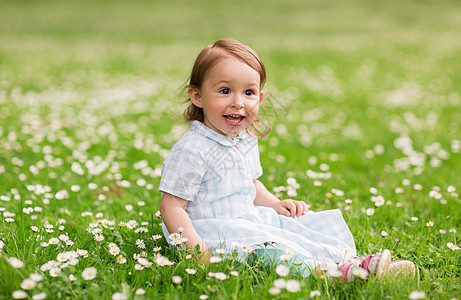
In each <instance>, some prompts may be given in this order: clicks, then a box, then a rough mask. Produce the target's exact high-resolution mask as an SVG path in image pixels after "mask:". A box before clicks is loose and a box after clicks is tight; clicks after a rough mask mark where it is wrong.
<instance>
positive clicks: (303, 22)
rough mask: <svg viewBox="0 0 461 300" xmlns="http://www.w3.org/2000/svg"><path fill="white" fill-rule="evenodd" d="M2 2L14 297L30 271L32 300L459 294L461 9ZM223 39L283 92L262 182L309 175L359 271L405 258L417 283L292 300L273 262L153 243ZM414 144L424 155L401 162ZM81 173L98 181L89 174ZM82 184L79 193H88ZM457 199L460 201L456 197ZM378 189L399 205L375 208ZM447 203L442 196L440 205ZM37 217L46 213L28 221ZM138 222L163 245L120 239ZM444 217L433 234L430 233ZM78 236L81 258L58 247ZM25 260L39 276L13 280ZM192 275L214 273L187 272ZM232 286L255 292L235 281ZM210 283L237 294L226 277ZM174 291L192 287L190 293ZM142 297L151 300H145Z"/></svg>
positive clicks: (346, 287)
mask: <svg viewBox="0 0 461 300" xmlns="http://www.w3.org/2000/svg"><path fill="white" fill-rule="evenodd" d="M0 6H1V9H0V19H1V20H2V21H1V24H0V195H1V196H3V197H2V200H0V208H1V209H2V210H3V211H2V212H1V213H2V214H1V217H0V240H2V241H3V242H4V244H5V246H4V248H3V249H2V250H1V252H0V254H1V257H0V274H1V276H0V298H2V299H3V298H5V299H9V298H11V297H12V295H13V291H15V290H20V289H21V287H20V284H21V282H23V280H24V279H25V278H28V277H29V276H30V274H31V273H40V274H43V276H44V280H43V281H41V282H39V283H38V284H37V286H36V287H35V288H34V289H33V290H31V291H28V292H27V293H28V295H29V297H32V295H34V294H37V293H39V292H44V293H46V294H47V295H48V298H52V299H54V298H76V299H82V298H92V299H94V298H104V299H106V298H111V297H112V295H113V294H114V293H116V292H119V293H124V294H125V295H126V296H128V297H129V298H136V299H143V298H149V299H151V298H164V299H179V298H186V297H191V298H195V299H196V298H198V297H199V295H202V294H206V295H209V296H210V298H211V299H229V298H231V299H247V298H255V299H264V298H273V297H274V298H277V297H278V298H280V299H308V298H310V296H309V294H310V292H311V291H315V290H318V291H320V294H321V296H320V298H332V299H349V298H352V299H408V297H409V295H410V293H411V292H412V291H415V290H418V291H424V292H425V294H426V296H427V297H428V298H433V299H450V298H453V297H457V298H459V297H460V292H459V290H461V280H460V278H461V271H460V268H461V258H460V251H459V250H457V251H452V250H450V249H449V248H448V247H447V243H453V244H455V245H457V246H460V242H459V231H460V230H461V228H460V227H459V224H460V223H461V218H460V216H459V211H460V208H461V200H460V198H459V196H458V195H457V194H455V193H459V191H460V190H461V176H460V173H459V169H460V166H461V154H460V149H459V146H457V145H459V144H458V143H460V142H459V140H461V128H460V127H461V123H460V121H459V120H461V99H460V93H461V88H460V87H461V84H460V83H461V62H460V60H459V53H460V51H461V37H460V35H459V32H460V31H461V19H460V18H459V15H460V13H461V7H460V6H459V5H458V3H457V2H456V1H448V0H446V1H445V0H442V1H361V0H356V1H352V0H347V1H295V0H289V1H283V2H281V1H240V0H237V1H230V2H224V1H222V2H213V1H177V0H174V1H164V2H161V1H133V2H128V1H73V2H71V1H1V4H0ZM225 37H231V38H235V39H238V40H240V41H242V42H244V43H247V44H248V45H250V46H251V47H253V48H254V49H255V50H256V51H257V52H258V53H259V54H260V55H261V57H262V59H263V61H264V62H265V64H266V67H267V71H268V81H267V85H266V88H265V91H266V94H267V93H270V94H271V97H270V98H268V99H266V100H265V103H264V107H265V110H264V111H265V117H266V118H267V119H269V120H270V122H271V124H272V131H271V132H270V134H269V136H268V137H266V138H264V139H263V140H261V141H260V147H261V162H262V165H263V168H264V175H263V176H262V178H261V181H263V182H264V183H265V184H266V186H267V187H268V188H269V189H272V188H274V187H278V186H284V185H287V178H289V177H295V178H296V180H297V182H298V183H300V185H301V186H300V188H299V189H298V191H297V193H298V196H297V197H296V198H297V199H300V200H305V201H306V202H308V203H309V204H310V205H311V208H312V209H313V210H325V209H332V208H338V207H339V208H340V209H341V210H342V211H343V215H344V217H345V219H346V222H347V224H348V225H349V227H350V229H351V231H352V233H353V235H354V238H355V241H356V246H357V249H358V250H359V254H360V255H368V254H371V253H374V252H376V251H379V250H380V249H384V248H388V249H390V250H391V251H392V252H393V254H394V257H395V258H397V259H410V260H412V261H413V262H415V264H416V265H417V276H416V278H414V279H407V280H392V279H388V280H386V281H384V282H383V283H379V284H378V283H377V282H376V281H375V280H369V281H367V282H361V281H359V280H355V281H353V282H351V283H339V282H336V283H334V282H332V280H330V279H329V278H326V279H319V278H318V277H316V276H311V277H309V278H305V279H302V278H300V277H298V276H296V275H294V274H290V275H289V276H288V277H292V278H293V279H296V280H298V281H299V282H301V291H299V292H297V293H290V292H289V291H287V290H284V291H282V293H281V294H280V295H278V296H274V295H271V294H269V288H271V287H272V286H273V282H274V280H275V279H276V278H279V276H278V275H277V274H276V273H275V272H274V271H273V270H266V269H265V268H264V267H263V265H262V264H261V262H258V263H255V264H251V265H248V264H246V263H242V262H238V261H237V260H235V259H234V258H233V257H232V256H231V255H227V256H226V257H227V259H225V260H224V261H223V262H222V263H218V264H213V265H210V266H201V265H198V264H197V263H196V262H195V261H194V260H192V259H186V255H187V253H178V252H175V251H172V250H170V249H168V246H167V245H166V242H165V240H164V239H163V238H162V239H160V240H157V241H152V240H151V239H149V238H150V236H152V235H153V234H162V232H161V228H160V226H159V223H160V221H161V219H160V218H158V217H156V216H153V220H151V214H154V213H155V212H156V211H157V210H158V209H159V203H160V193H159V192H157V187H158V184H159V180H160V177H159V170H160V168H161V164H162V162H163V160H164V158H165V156H166V154H167V153H168V151H169V149H170V148H171V146H172V145H173V144H174V143H175V141H176V140H178V139H179V138H180V136H181V134H182V133H183V132H184V131H185V128H184V127H181V126H180V122H177V120H175V119H174V118H173V117H172V115H171V113H172V112H181V110H182V108H183V107H182V106H181V104H180V101H181V100H182V99H183V98H184V95H180V94H179V92H180V89H181V86H182V85H183V83H184V82H185V81H186V79H187V78H188V76H189V72H190V69H191V66H192V64H193V61H194V59H195V57H196V55H197V54H198V52H199V51H200V50H201V49H202V48H203V47H204V46H205V45H206V44H209V43H212V42H214V41H215V40H217V39H219V38H225ZM399 137H408V138H409V141H411V143H406V144H405V145H406V146H405V145H404V147H400V146H399V145H398V142H396V141H398V138H399ZM400 141H402V140H400ZM457 141H458V142H457ZM377 145H382V146H383V148H384V153H381V152H380V151H379V148H380V146H378V147H376V146H377ZM405 147H406V148H405ZM374 149H377V150H378V151H375V150H374ZM410 157H411V162H412V164H409V160H410ZM416 157H420V159H419V161H416V159H415V158H416ZM140 161H144V163H142V164H138V163H139V162H140ZM431 161H432V163H431ZM77 163H78V164H80V166H81V167H82V169H83V174H82V175H79V174H78V172H75V171H76V168H75V166H76V165H77ZM72 164H74V169H72ZM321 164H327V165H328V166H329V171H330V172H331V174H332V176H331V178H330V179H325V180H318V181H320V182H321V183H322V185H321V186H317V184H314V182H315V181H316V179H312V178H309V177H308V176H307V174H306V171H307V170H313V171H315V172H321ZM97 165H99V168H95V166H97ZM140 179H144V180H145V182H146V184H143V182H140V181H139V180H140ZM123 180H125V181H123ZM404 180H406V181H404ZM90 183H95V184H96V185H97V187H96V189H90V188H89V186H88V185H89V184H90ZM127 183H129V185H128V184H127ZM404 183H406V184H404ZM415 184H419V185H421V190H419V189H415V188H414V185H415ZM72 185H79V186H80V187H81V189H80V191H78V192H73V191H72V190H71V186H72ZM149 185H151V186H149ZM449 186H453V187H455V188H457V190H456V192H455V193H450V192H448V190H447V189H448V187H449ZM32 187H35V190H34V189H33V188H32ZM45 187H48V188H47V189H48V190H46V191H40V189H45ZM371 187H374V188H376V189H377V191H378V193H377V194H378V195H382V196H383V197H384V198H385V199H386V201H387V203H386V204H385V205H383V206H380V207H375V206H374V203H373V202H372V201H371V200H370V198H371V196H373V194H372V193H371V192H370V188H371ZM437 187H439V188H440V194H441V195H442V198H441V199H435V198H433V197H430V195H429V193H430V192H431V191H432V190H434V189H437ZM396 188H401V189H402V190H401V193H397V192H396ZM332 189H339V190H341V191H344V195H343V196H337V195H335V194H334V192H332ZM59 191H67V193H68V198H65V199H62V200H58V199H57V197H56V193H58V192H59ZM100 195H105V197H103V198H104V199H103V200H99V199H100V198H101V196H100ZM281 196H282V197H286V195H281ZM58 197H59V195H58ZM7 199H9V200H7ZM47 199H48V200H47ZM346 199H351V200H352V203H351V204H349V205H348V204H347V203H346V202H345V200H346ZM442 200H443V201H442ZM140 202H141V203H140ZM139 204H141V205H139ZM143 204H144V205H143ZM127 205H131V206H132V207H133V208H132V210H128V209H127V208H126V206H127ZM27 207H32V208H35V207H39V208H41V209H37V210H38V211H34V212H31V213H25V212H23V209H24V208H27ZM368 208H375V213H374V214H373V215H372V216H368V215H367V214H366V213H365V210H366V209H368ZM5 212H11V213H14V214H15V216H13V217H12V218H13V219H14V222H7V221H6V220H7V218H8V214H5ZM83 212H91V213H92V215H91V216H82V213H83ZM97 213H102V214H103V215H102V217H100V216H97ZM412 217H418V221H411V218H412ZM60 219H63V220H64V221H65V223H64V224H62V226H64V228H63V230H60V229H58V227H59V225H58V221H59V220H60ZM103 219H107V220H110V221H114V222H115V225H114V226H112V225H109V226H107V227H104V226H103V225H102V224H100V225H99V227H100V228H101V229H102V231H103V235H104V236H105V239H104V241H101V242H97V241H95V240H94V238H93V234H92V233H91V232H88V229H89V225H90V223H94V222H96V221H97V220H103ZM129 220H136V221H137V223H138V227H140V226H141V223H142V222H147V224H148V225H145V226H143V227H146V228H148V230H149V232H147V233H134V232H133V230H129V229H127V228H121V227H120V226H119V225H118V224H119V222H121V221H124V222H127V221H129ZM429 221H433V222H434V226H433V227H429V226H426V223H427V222H429ZM46 224H51V225H54V226H55V227H54V232H52V233H48V232H46V231H45V227H44V226H45V225H46ZM31 226H37V228H38V230H39V231H38V232H34V231H32V230H31ZM109 227H113V229H111V228H109ZM450 229H455V230H456V231H457V232H450V231H449V230H450ZM441 230H445V231H446V233H441V232H440V231H441ZM381 231H386V232H387V233H388V235H387V236H385V237H383V236H381ZM452 231H453V230H452ZM442 232H443V231H442ZM60 234H66V235H68V237H69V238H70V240H72V241H73V242H74V244H73V245H72V246H67V245H65V244H64V243H63V242H60V243H59V244H58V245H50V246H48V247H42V246H41V245H40V243H41V242H43V241H48V240H49V239H50V238H52V237H58V236H59V235H60ZM136 239H143V240H144V242H145V243H146V249H145V250H144V251H145V252H146V255H147V256H146V258H147V259H148V260H149V261H150V262H154V260H155V253H154V252H153V251H152V249H153V247H155V246H161V247H162V250H161V251H160V253H161V254H162V255H164V256H166V257H168V258H169V259H170V260H172V261H173V262H174V264H173V265H172V266H163V267H161V266H158V265H157V264H156V263H155V262H154V263H153V265H152V266H151V267H149V268H146V269H144V270H141V271H138V270H135V267H134V266H135V264H136V261H135V260H134V258H133V255H134V254H135V253H138V254H139V253H141V251H143V250H141V249H139V248H137V246H136V245H135V241H136ZM396 239H398V241H396ZM109 242H113V243H116V244H117V245H118V246H119V247H120V249H121V254H123V256H124V257H125V258H126V259H127V262H126V263H125V264H119V263H117V261H116V259H115V256H112V255H110V254H109V252H108V243H109ZM76 249H84V250H87V251H88V257H86V258H85V257H79V262H78V263H77V264H76V265H75V266H72V265H70V266H68V267H66V268H63V269H62V271H61V273H60V274H59V276H58V277H56V278H54V277H50V274H49V272H42V271H41V270H40V267H41V266H42V265H43V264H45V263H46V262H48V261H50V260H56V259H57V257H56V256H57V254H58V253H60V252H64V251H69V250H76ZM10 257H17V258H19V259H20V260H22V261H23V262H24V267H22V268H19V269H14V268H13V267H12V266H11V265H10V263H9V258H10ZM89 266H93V267H95V268H96V269H97V272H98V273H97V276H96V278H95V279H93V280H91V281H87V280H84V279H83V278H82V271H83V270H84V269H85V268H87V267H89ZM186 268H193V269H196V270H197V273H196V274H195V275H189V274H187V273H186V271H185V269H186ZM233 270H235V271H238V272H239V276H237V277H236V276H232V275H230V272H231V271H233ZM209 272H223V273H225V274H226V275H228V278H227V279H226V280H223V281H220V280H218V279H216V278H213V277H210V276H209ZM70 274H73V275H74V276H75V278H76V280H75V281H70V280H69V275H70ZM173 275H179V276H181V277H182V278H183V281H182V283H181V284H178V285H176V284H173V283H172V276H173ZM138 288H143V289H144V290H145V291H146V294H145V295H135V291H136V290H137V289H138Z"/></svg>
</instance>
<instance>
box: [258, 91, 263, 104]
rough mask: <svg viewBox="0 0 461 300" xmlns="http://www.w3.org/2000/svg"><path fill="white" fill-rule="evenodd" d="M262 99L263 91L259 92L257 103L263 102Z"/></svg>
mask: <svg viewBox="0 0 461 300" xmlns="http://www.w3.org/2000/svg"><path fill="white" fill-rule="evenodd" d="M263 98H264V91H263V90H261V92H259V102H260V103H261V101H263Z"/></svg>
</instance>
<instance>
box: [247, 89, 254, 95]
mask: <svg viewBox="0 0 461 300" xmlns="http://www.w3.org/2000/svg"><path fill="white" fill-rule="evenodd" d="M245 95H246V96H253V95H255V92H254V91H253V90H246V91H245Z"/></svg>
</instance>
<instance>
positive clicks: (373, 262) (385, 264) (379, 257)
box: [339, 249, 391, 282]
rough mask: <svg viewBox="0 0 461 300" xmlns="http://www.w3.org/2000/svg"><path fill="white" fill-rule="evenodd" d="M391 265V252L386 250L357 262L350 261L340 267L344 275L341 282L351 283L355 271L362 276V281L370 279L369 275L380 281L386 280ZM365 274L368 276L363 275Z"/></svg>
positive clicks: (358, 259) (361, 258)
mask: <svg viewBox="0 0 461 300" xmlns="http://www.w3.org/2000/svg"><path fill="white" fill-rule="evenodd" d="M390 263H391V252H390V251H389V250H387V249H386V250H384V251H383V252H382V253H377V254H376V255H370V256H367V257H359V258H357V259H356V260H352V261H349V262H347V263H344V264H342V265H340V266H339V270H340V271H341V272H342V273H343V276H342V277H341V281H343V282H345V281H351V280H352V278H353V277H352V273H353V272H354V269H357V270H356V271H355V273H357V274H360V275H361V276H359V277H360V278H362V279H366V278H368V274H372V275H374V276H376V277H377V278H379V279H382V278H384V276H386V273H387V269H388V268H389V265H390ZM364 272H366V273H368V274H363V273H364Z"/></svg>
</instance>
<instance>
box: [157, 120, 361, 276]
mask: <svg viewBox="0 0 461 300" xmlns="http://www.w3.org/2000/svg"><path fill="white" fill-rule="evenodd" d="M261 174H262V168H261V164H260V161H259V151H258V141H257V139H256V138H254V137H252V136H250V135H248V134H247V133H246V132H245V131H242V132H241V133H240V134H239V135H238V136H237V137H236V138H234V139H230V138H227V137H225V136H223V135H221V134H219V133H217V132H215V131H214V130H212V129H210V128H208V127H207V126H205V125H204V124H202V123H201V122H198V121H192V122H191V123H190V129H189V131H187V132H186V133H185V134H184V135H183V137H182V138H181V139H180V140H179V141H178V142H177V143H176V144H175V145H174V146H173V148H172V149H171V152H170V153H169V155H168V157H167V159H166V160H165V162H164V163H163V167H162V178H161V181H160V186H159V191H161V192H166V193H169V194H172V195H175V196H177V197H180V198H182V199H185V200H188V201H189V202H188V206H187V209H186V211H187V212H188V214H189V216H190V218H191V220H192V224H193V226H194V228H195V229H196V231H197V232H198V234H199V235H200V236H201V237H202V238H203V240H204V241H205V243H206V244H207V246H208V247H209V248H210V249H213V248H225V249H227V250H229V251H232V250H239V251H241V252H247V253H249V252H250V251H248V250H249V249H255V248H261V247H263V246H262V245H263V244H264V243H267V242H271V243H274V244H275V245H276V248H277V249H280V250H283V251H287V252H289V253H292V254H293V255H295V256H296V261H302V262H303V264H304V266H306V267H308V268H313V267H315V266H316V265H317V264H319V263H332V262H335V261H346V260H349V259H350V258H352V257H353V256H354V255H355V254H356V250H355V244H354V239H353V237H352V234H351V232H350V230H349V228H348V227H347V225H346V223H345V222H344V219H343V217H342V215H341V212H340V211H339V210H329V211H321V212H316V213H314V212H309V213H308V214H306V215H304V216H302V217H300V218H290V217H286V216H283V215H279V214H277V212H276V211H275V210H273V209H272V208H268V207H263V206H255V205H254V204H253V200H254V198H255V195H256V190H255V187H254V184H253V180H254V179H256V178H258V177H259V176H261ZM162 226H163V230H164V233H165V236H166V237H167V239H168V235H169V233H168V230H167V229H166V227H165V225H164V224H162Z"/></svg>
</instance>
